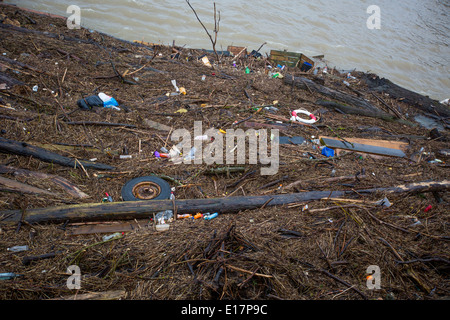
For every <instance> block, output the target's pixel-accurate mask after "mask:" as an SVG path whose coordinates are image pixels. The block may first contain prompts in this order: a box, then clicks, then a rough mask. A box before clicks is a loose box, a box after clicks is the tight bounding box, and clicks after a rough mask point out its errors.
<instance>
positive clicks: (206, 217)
mask: <svg viewBox="0 0 450 320" xmlns="http://www.w3.org/2000/svg"><path fill="white" fill-rule="evenodd" d="M218 215H219V214H218V213H217V212H215V213H212V214H211V213H205V214H204V216H203V219H205V220H211V219H214V218H215V217H217V216H218Z"/></svg>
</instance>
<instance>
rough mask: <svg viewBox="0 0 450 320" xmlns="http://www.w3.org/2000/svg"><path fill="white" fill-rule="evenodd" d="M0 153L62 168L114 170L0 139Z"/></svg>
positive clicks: (26, 144)
mask: <svg viewBox="0 0 450 320" xmlns="http://www.w3.org/2000/svg"><path fill="white" fill-rule="evenodd" d="M0 152H3V153H12V154H18V155H22V156H28V157H29V156H32V157H34V158H37V159H39V160H42V161H44V162H49V163H55V164H59V165H62V166H68V167H75V165H80V164H82V165H83V167H84V168H86V169H87V168H92V169H97V170H114V167H112V166H109V165H106V164H102V163H96V162H91V161H83V160H75V159H72V158H68V157H64V156H61V155H59V154H57V153H54V152H51V151H48V150H46V149H43V148H39V147H36V146H32V145H29V144H28V143H26V142H19V141H14V140H8V139H5V138H2V137H0Z"/></svg>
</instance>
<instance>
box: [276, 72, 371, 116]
mask: <svg viewBox="0 0 450 320" xmlns="http://www.w3.org/2000/svg"><path fill="white" fill-rule="evenodd" d="M284 83H286V84H289V85H292V86H296V87H298V88H300V89H303V90H311V91H315V92H317V93H320V94H322V95H324V96H327V97H329V98H331V99H335V100H339V101H341V102H344V103H346V104H348V105H351V106H354V107H358V108H361V109H364V110H368V111H371V112H372V113H380V109H378V108H377V107H376V106H374V105H373V104H371V103H370V102H369V101H367V100H365V99H362V98H359V97H356V96H353V95H351V94H347V93H344V92H341V91H337V90H334V89H331V88H328V87H325V86H323V85H321V84H318V83H316V82H314V81H312V80H310V79H308V78H305V77H294V76H292V75H289V74H288V75H286V76H285V77H284Z"/></svg>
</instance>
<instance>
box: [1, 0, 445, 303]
mask: <svg viewBox="0 0 450 320" xmlns="http://www.w3.org/2000/svg"><path fill="white" fill-rule="evenodd" d="M0 10H1V12H0V14H1V15H0V20H1V23H0V33H1V37H0V121H1V124H2V125H1V135H0V151H1V153H0V173H1V175H0V191H1V192H0V282H1V286H0V298H1V299H23V300H25V299H27V300H37V299H130V300H131V299H132V300H140V299H155V300H163V299H164V300H166V299H170V300H184V299H194V300H216V299H217V300H218V299H221V300H228V299H247V300H248V299H250V300H325V299H342V300H353V299H408V300H423V299H430V300H434V299H442V298H445V297H448V296H449V290H450V288H449V284H448V273H449V271H450V269H449V268H450V266H449V261H450V257H449V248H448V241H449V232H448V224H449V215H448V212H449V210H448V201H449V197H448V196H449V194H448V189H449V186H450V182H449V177H448V163H447V161H448V159H449V150H448V149H449V147H448V139H449V135H448V128H449V121H450V117H449V116H450V109H449V108H448V106H445V105H444V104H442V103H439V102H438V101H434V100H432V99H430V98H428V97H424V96H421V95H419V94H416V93H414V92H412V91H409V90H407V89H404V88H401V87H399V86H397V85H395V84H394V83H392V82H390V81H389V80H387V79H384V78H380V77H378V76H377V75H374V74H367V73H364V72H359V71H356V70H337V69H336V68H332V67H331V66H330V63H329V62H327V61H326V60H324V59H323V57H311V58H309V57H306V56H304V55H302V54H296V53H292V52H286V51H276V50H272V51H271V52H267V53H265V54H264V53H263V49H261V48H260V49H259V50H258V51H256V50H251V49H250V48H246V47H245V46H244V47H240V48H236V47H231V46H230V47H229V48H228V50H227V51H222V52H219V55H217V56H216V55H215V54H214V53H213V52H211V51H210V50H200V49H188V48H186V47H185V46H177V45H175V44H173V45H172V46H170V45H160V44H150V43H144V42H139V41H135V42H129V41H123V40H120V39H116V38H113V37H111V36H108V35H106V34H103V33H99V32H97V31H93V30H89V29H85V28H81V29H73V30H70V29H68V28H67V24H66V20H65V19H62V18H58V17H55V16H50V15H47V14H40V13H36V12H31V11H25V10H22V9H19V8H17V7H14V6H10V5H0ZM275 49H276V48H275ZM295 49H297V48H295ZM300 49H301V48H300ZM217 57H218V58H219V59H217ZM418 117H421V119H423V118H426V119H427V121H428V124H431V125H432V126H430V127H424V126H423V124H420V123H418V122H417V121H416V120H417V119H418ZM199 125H201V127H200V129H199ZM239 129H241V131H239ZM180 130H181V131H180ZM180 132H181V133H183V134H185V135H186V136H187V137H188V138H189V139H186V140H183V141H186V142H189V144H188V147H186V145H180V144H179V142H180V135H179V133H180ZM233 132H234V133H236V132H241V133H242V132H244V138H248V140H250V139H251V138H254V139H255V140H254V141H258V142H259V144H258V146H259V149H257V150H256V152H255V153H254V154H253V155H252V154H251V152H249V151H250V150H248V149H247V152H246V153H245V154H244V155H243V158H242V159H244V161H243V162H238V161H237V159H235V161H234V162H232V161H225V159H234V158H227V156H228V155H236V158H237V155H239V150H240V149H242V148H239V150H237V148H236V147H235V148H231V149H229V148H228V145H227V144H226V143H225V141H226V137H227V136H230V134H231V133H233ZM176 134H178V135H176ZM241 137H242V136H241ZM221 143H222V144H221ZM233 143H234V142H233ZM236 146H238V140H237V141H236ZM241 146H242V145H241ZM264 146H266V147H267V148H266V149H264V148H261V147H264ZM195 147H197V148H195ZM208 148H209V149H208ZM199 149H200V151H201V152H200V153H199ZM208 150H209V151H211V150H213V151H214V152H213V153H214V156H213V155H212V153H211V154H208V152H207V151H208ZM211 159H213V160H215V161H209V160H211ZM221 159H222V160H223V161H222V162H221V161H220V160H221ZM242 159H241V160H242ZM255 159H256V160H257V161H252V160H255ZM264 170H265V171H264Z"/></svg>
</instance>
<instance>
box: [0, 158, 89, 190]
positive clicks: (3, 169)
mask: <svg viewBox="0 0 450 320" xmlns="http://www.w3.org/2000/svg"><path fill="white" fill-rule="evenodd" d="M0 173H10V174H14V175H20V176H25V177H35V178H37V179H49V180H50V181H52V182H53V183H55V184H57V185H59V186H60V187H62V188H63V189H64V190H65V191H66V192H67V193H68V194H70V195H71V196H73V197H75V198H87V197H89V195H87V194H86V193H84V192H83V191H81V190H80V189H79V188H78V187H77V186H76V185H74V184H72V183H71V182H70V181H69V180H67V179H65V178H63V177H60V176H56V175H52V174H47V173H43V172H36V171H30V170H26V169H18V168H14V167H10V166H3V165H0Z"/></svg>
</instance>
